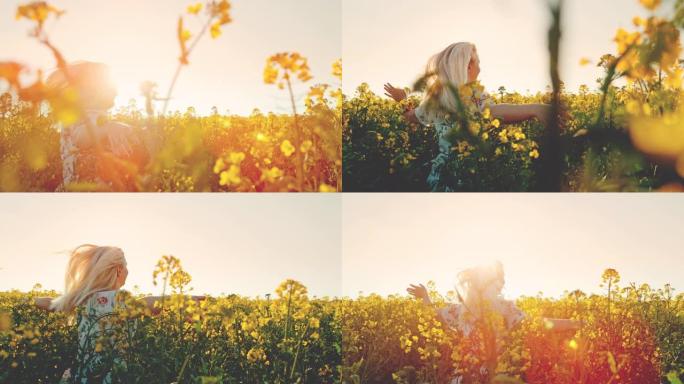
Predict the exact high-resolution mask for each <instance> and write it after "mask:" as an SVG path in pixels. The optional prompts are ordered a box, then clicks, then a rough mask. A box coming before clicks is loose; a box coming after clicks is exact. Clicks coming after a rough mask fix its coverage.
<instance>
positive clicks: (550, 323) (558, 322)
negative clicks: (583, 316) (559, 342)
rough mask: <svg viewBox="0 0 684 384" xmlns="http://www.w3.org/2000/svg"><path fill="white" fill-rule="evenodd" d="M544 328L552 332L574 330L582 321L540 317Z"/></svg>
mask: <svg viewBox="0 0 684 384" xmlns="http://www.w3.org/2000/svg"><path fill="white" fill-rule="evenodd" d="M542 321H543V322H544V328H545V329H547V330H549V331H552V332H565V331H576V330H578V329H580V327H581V326H582V323H581V322H579V321H578V320H570V319H551V318H548V317H544V318H542Z"/></svg>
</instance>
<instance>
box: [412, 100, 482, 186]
mask: <svg viewBox="0 0 684 384" xmlns="http://www.w3.org/2000/svg"><path fill="white" fill-rule="evenodd" d="M471 100H472V102H473V105H475V106H476V107H477V109H478V110H479V111H480V112H482V111H484V109H485V108H487V107H489V106H491V105H492V99H491V98H490V96H489V94H488V93H486V92H482V93H480V92H476V93H474V94H473V96H472V99H471ZM415 114H416V118H417V119H418V121H419V122H420V123H421V124H422V125H425V126H428V127H434V129H435V131H436V133H437V140H438V145H439V153H438V154H437V156H436V157H435V158H434V159H432V162H431V164H432V167H431V169H430V173H429V174H428V177H427V183H428V186H429V187H430V191H432V192H453V191H454V188H453V186H451V185H449V184H448V183H446V181H445V180H444V177H443V173H444V172H445V171H446V169H445V168H446V165H447V163H448V162H449V161H450V160H452V159H453V158H454V152H453V151H452V150H451V148H452V147H453V143H451V141H449V140H448V139H447V135H448V133H449V131H450V130H451V128H452V127H453V125H454V124H453V122H449V121H447V120H446V119H443V118H429V117H428V116H426V113H425V111H424V110H423V109H422V108H416V109H415Z"/></svg>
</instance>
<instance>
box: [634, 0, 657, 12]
mask: <svg viewBox="0 0 684 384" xmlns="http://www.w3.org/2000/svg"><path fill="white" fill-rule="evenodd" d="M639 2H640V3H641V5H643V6H644V7H646V8H647V9H649V10H651V11H653V10H655V9H656V8H658V7H659V6H660V2H661V0H639Z"/></svg>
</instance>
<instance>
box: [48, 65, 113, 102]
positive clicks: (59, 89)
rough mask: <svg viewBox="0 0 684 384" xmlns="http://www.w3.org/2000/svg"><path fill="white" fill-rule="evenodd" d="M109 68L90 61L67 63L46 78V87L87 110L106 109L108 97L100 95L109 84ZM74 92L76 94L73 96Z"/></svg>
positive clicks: (110, 85)
mask: <svg viewBox="0 0 684 384" xmlns="http://www.w3.org/2000/svg"><path fill="white" fill-rule="evenodd" d="M110 77H111V75H110V70H109V66H107V65H106V64H103V63H96V62H91V61H77V62H73V63H69V64H67V65H66V68H64V69H57V70H55V71H54V72H52V73H51V74H50V76H48V78H47V81H46V85H47V86H48V88H50V89H52V90H53V91H54V92H56V93H57V94H58V95H59V96H60V97H62V98H65V99H67V100H73V98H74V97H77V100H78V101H79V103H81V105H82V106H83V107H84V108H87V109H91V108H92V109H108V108H109V107H110V105H109V103H110V100H108V96H106V95H101V92H102V90H103V89H104V88H106V87H113V85H112V84H111V78H110ZM74 91H76V94H74Z"/></svg>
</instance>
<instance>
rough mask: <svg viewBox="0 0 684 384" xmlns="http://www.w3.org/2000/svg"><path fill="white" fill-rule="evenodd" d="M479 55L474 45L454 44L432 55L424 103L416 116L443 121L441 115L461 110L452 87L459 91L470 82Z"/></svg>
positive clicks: (427, 68)
mask: <svg viewBox="0 0 684 384" xmlns="http://www.w3.org/2000/svg"><path fill="white" fill-rule="evenodd" d="M473 52H475V45H474V44H472V43H465V42H461V43H454V44H451V45H449V46H448V47H446V48H445V49H444V50H442V51H441V52H439V53H438V54H436V55H434V56H432V57H431V58H430V60H429V61H428V63H427V66H426V68H425V75H424V81H425V82H426V87H425V92H424V94H423V100H422V101H421V103H420V105H419V106H418V108H416V116H418V117H419V119H421V118H422V120H424V121H422V122H423V123H430V122H432V121H435V120H437V119H439V114H440V112H441V114H445V113H449V112H456V111H457V100H456V96H455V95H454V93H453V92H452V91H451V90H450V89H449V87H448V85H449V84H451V85H452V86H454V87H456V88H459V87H460V86H462V85H464V84H466V83H467V82H468V65H469V64H470V60H471V58H472V57H473Z"/></svg>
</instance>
